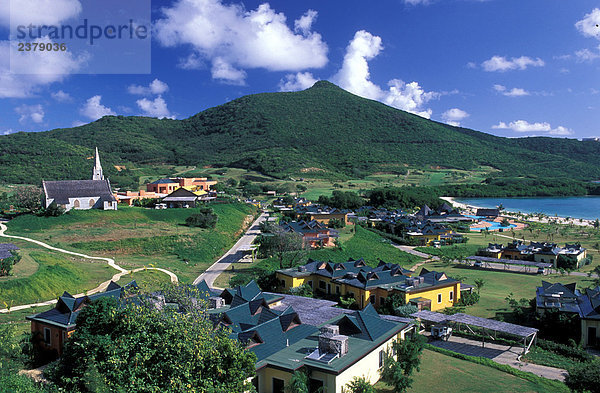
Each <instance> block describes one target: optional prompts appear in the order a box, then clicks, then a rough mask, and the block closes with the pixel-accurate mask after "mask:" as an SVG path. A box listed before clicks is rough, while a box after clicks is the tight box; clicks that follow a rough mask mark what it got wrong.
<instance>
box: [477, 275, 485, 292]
mask: <svg viewBox="0 0 600 393" xmlns="http://www.w3.org/2000/svg"><path fill="white" fill-rule="evenodd" d="M484 286H485V280H484V279H482V278H478V279H476V280H475V288H477V294H478V295H479V292H481V288H483V287H484Z"/></svg>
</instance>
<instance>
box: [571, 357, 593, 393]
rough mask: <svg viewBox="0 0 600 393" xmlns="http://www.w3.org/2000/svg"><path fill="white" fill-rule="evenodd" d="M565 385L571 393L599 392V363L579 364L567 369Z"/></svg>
mask: <svg viewBox="0 0 600 393" xmlns="http://www.w3.org/2000/svg"><path fill="white" fill-rule="evenodd" d="M568 372H569V374H568V375H567V378H566V379H565V384H566V385H567V386H568V387H569V389H571V390H572V391H573V392H592V393H595V392H599V391H600V363H598V362H597V361H595V362H593V363H592V364H590V363H580V364H576V365H574V366H573V367H571V368H569V369H568Z"/></svg>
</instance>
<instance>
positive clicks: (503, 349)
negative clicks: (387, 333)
mask: <svg viewBox="0 0 600 393" xmlns="http://www.w3.org/2000/svg"><path fill="white" fill-rule="evenodd" d="M430 344H431V345H434V346H436V347H439V348H445V349H448V350H450V351H453V352H458V353H462V354H464V355H469V356H479V357H484V358H488V359H491V360H493V361H494V362H496V363H500V364H506V365H508V366H511V367H512V368H516V369H518V370H522V371H527V372H530V373H533V374H535V375H538V376H540V377H544V378H548V379H556V380H558V381H563V382H564V380H565V376H566V375H567V372H566V370H563V369H562V368H554V367H547V366H541V365H539V364H533V363H528V362H525V361H520V360H519V355H521V353H522V352H523V348H521V347H518V346H517V347H511V346H508V345H501V344H496V343H491V342H486V343H485V347H482V346H481V341H475V340H471V339H468V338H464V337H458V336H452V337H450V340H449V341H440V340H436V341H431V342H430Z"/></svg>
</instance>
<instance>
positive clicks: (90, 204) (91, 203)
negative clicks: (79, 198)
mask: <svg viewBox="0 0 600 393" xmlns="http://www.w3.org/2000/svg"><path fill="white" fill-rule="evenodd" d="M95 203H96V202H95V201H94V200H93V199H90V201H89V202H88V205H89V206H90V207H92V206H94V204H95Z"/></svg>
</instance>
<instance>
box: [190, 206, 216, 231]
mask: <svg viewBox="0 0 600 393" xmlns="http://www.w3.org/2000/svg"><path fill="white" fill-rule="evenodd" d="M218 218H219V217H218V216H217V214H216V213H215V212H214V210H213V209H211V208H209V207H205V208H202V209H200V211H199V212H198V213H194V214H192V215H191V216H189V217H188V218H186V219H185V225H187V226H189V227H199V228H214V227H215V226H216V225H217V219H218Z"/></svg>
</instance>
